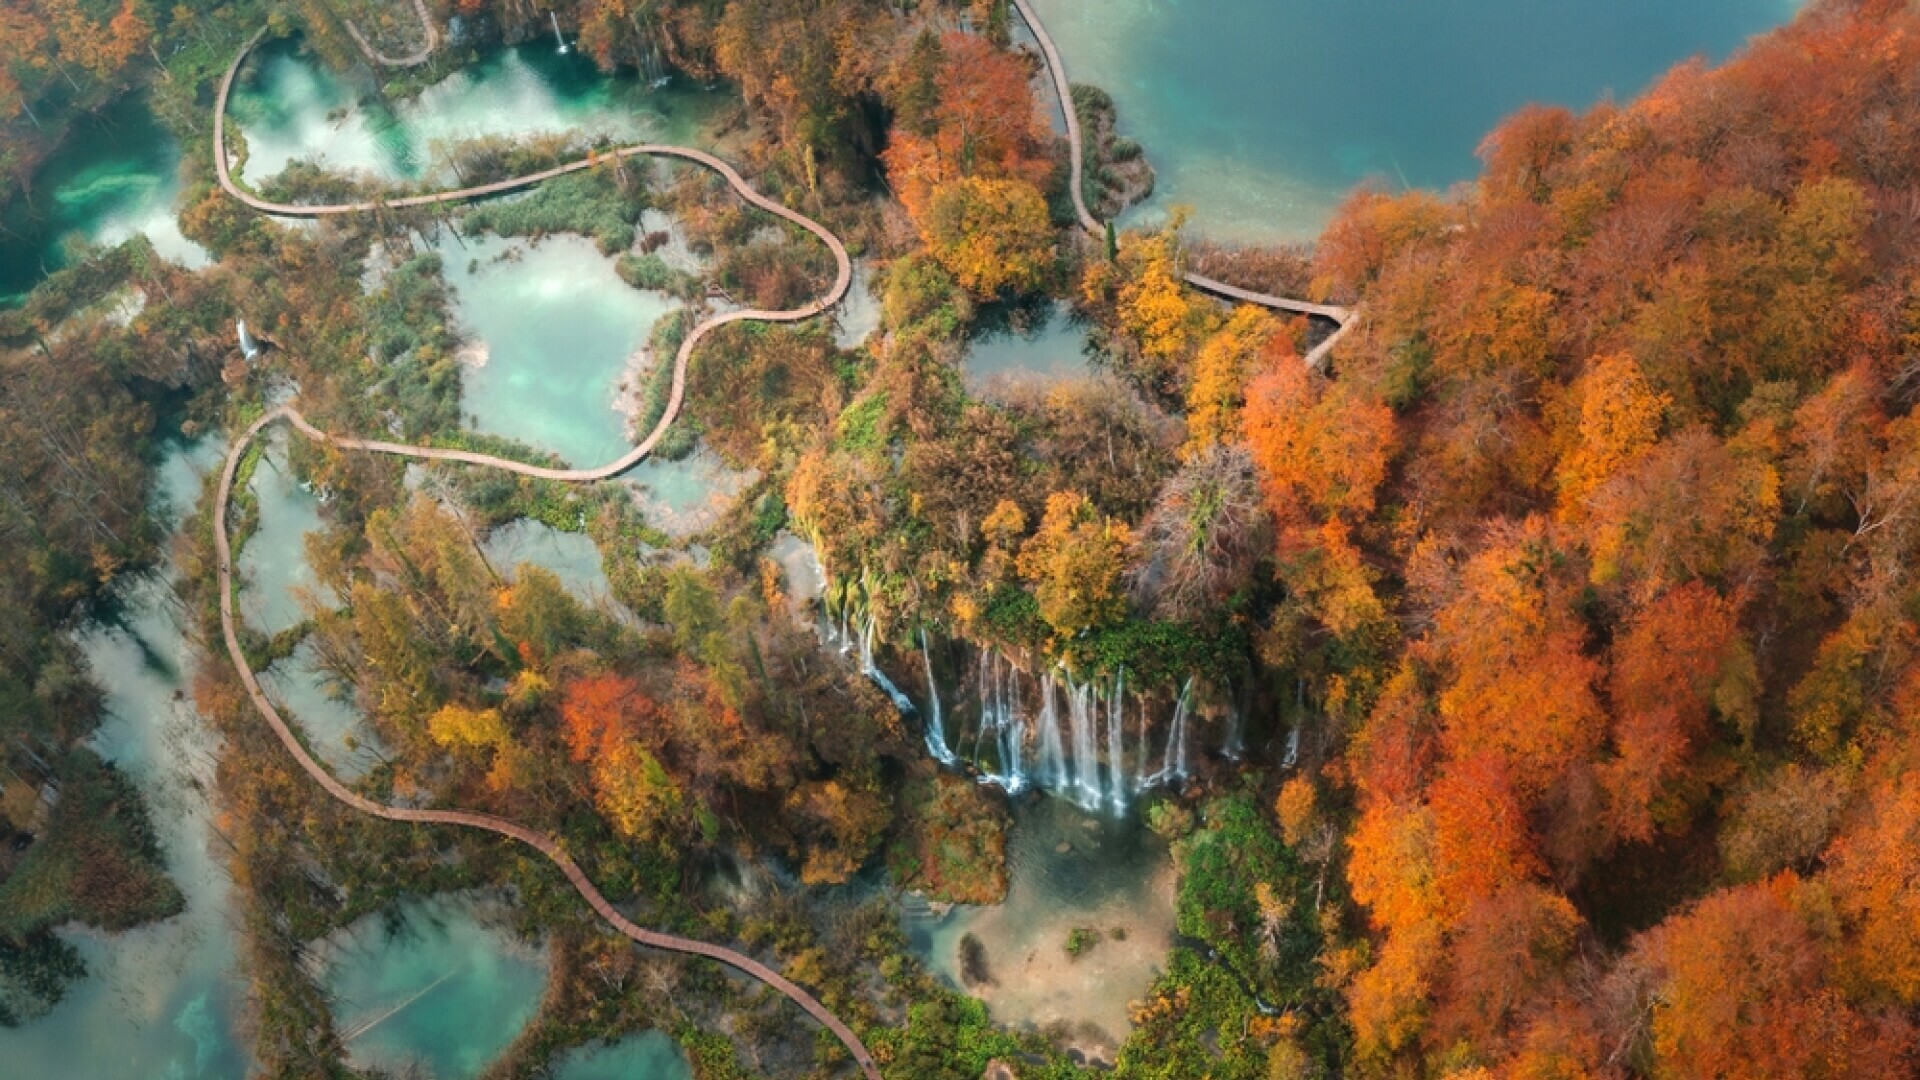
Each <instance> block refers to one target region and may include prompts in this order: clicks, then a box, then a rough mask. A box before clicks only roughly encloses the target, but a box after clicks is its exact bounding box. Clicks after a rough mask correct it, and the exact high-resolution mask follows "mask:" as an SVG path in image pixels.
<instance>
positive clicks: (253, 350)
mask: <svg viewBox="0 0 1920 1080" xmlns="http://www.w3.org/2000/svg"><path fill="white" fill-rule="evenodd" d="M233 327H234V329H235V330H238V331H239V332H240V354H241V355H242V356H245V357H246V358H247V359H248V360H252V359H253V358H254V357H256V356H259V355H260V346H259V345H257V344H255V343H254V340H253V335H252V334H249V333H247V320H245V319H237V320H235V321H234V324H233Z"/></svg>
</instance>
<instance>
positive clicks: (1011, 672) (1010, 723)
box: [1000, 663, 1027, 791]
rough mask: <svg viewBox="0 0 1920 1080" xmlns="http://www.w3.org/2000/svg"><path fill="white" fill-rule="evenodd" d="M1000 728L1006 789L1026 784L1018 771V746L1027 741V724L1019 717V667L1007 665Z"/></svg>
mask: <svg viewBox="0 0 1920 1080" xmlns="http://www.w3.org/2000/svg"><path fill="white" fill-rule="evenodd" d="M1002 715H1003V717H1004V720H1003V726H1002V727H1001V729H1000V769H1001V772H1002V774H1003V775H1004V776H1005V778H1006V779H1005V783H1006V788H1007V790H1008V791H1019V790H1020V789H1021V788H1022V787H1023V786H1025V784H1026V779H1025V777H1023V776H1022V775H1021V773H1020V748H1021V746H1022V744H1024V743H1025V742H1026V741H1027V725H1026V724H1025V723H1024V722H1023V721H1022V720H1021V719H1020V669H1019V668H1017V667H1015V666H1013V664H1011V663H1009V664H1008V665H1007V688H1006V711H1005V712H1004V713H1003V714H1002Z"/></svg>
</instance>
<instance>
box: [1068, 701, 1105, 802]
mask: <svg viewBox="0 0 1920 1080" xmlns="http://www.w3.org/2000/svg"><path fill="white" fill-rule="evenodd" d="M1099 712H1100V699H1099V698H1098V697H1096V696H1094V693H1093V687H1092V686H1090V685H1085V686H1075V685H1074V684H1073V682H1072V680H1071V678H1069V680H1068V682H1067V717H1068V719H1069V720H1070V721H1071V726H1072V729H1073V786H1074V788H1075V789H1076V790H1078V791H1079V793H1080V798H1079V799H1076V800H1075V801H1076V802H1078V803H1080V805H1082V806H1087V805H1088V804H1092V806H1099V805H1100V802H1101V795H1102V794H1103V792H1102V791H1101V789H1100V759H1099V757H1098V756H1097V754H1096V753H1095V751H1094V742H1093V729H1094V726H1095V724H1097V723H1098V722H1099Z"/></svg>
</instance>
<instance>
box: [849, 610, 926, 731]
mask: <svg viewBox="0 0 1920 1080" xmlns="http://www.w3.org/2000/svg"><path fill="white" fill-rule="evenodd" d="M876 625H877V624H876V623H875V622H874V619H873V616H871V615H869V616H867V623H866V626H865V627H863V628H862V629H861V631H860V674H862V675H865V676H866V677H867V678H869V679H872V680H873V684H874V685H875V686H878V687H879V688H880V689H882V690H885V691H886V692H887V696H888V697H890V698H892V699H893V707H894V708H896V709H899V710H900V712H901V714H902V715H905V716H911V715H913V713H914V711H915V710H914V707H913V699H912V698H909V697H908V696H907V695H905V694H903V693H901V692H900V688H899V687H897V686H895V685H893V680H892V679H889V678H887V673H886V672H884V671H881V670H880V666H879V665H878V664H875V663H874V662H873V635H874V631H875V628H876Z"/></svg>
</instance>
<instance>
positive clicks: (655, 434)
mask: <svg viewBox="0 0 1920 1080" xmlns="http://www.w3.org/2000/svg"><path fill="white" fill-rule="evenodd" d="M265 32H266V31H265V30H264V29H263V30H261V31H260V33H257V34H255V35H254V36H253V38H252V40H250V41H248V42H247V44H246V45H245V46H244V47H243V48H242V49H241V50H240V53H239V55H238V56H235V57H234V60H233V64H232V66H231V67H229V68H228V69H227V74H226V77H225V78H224V79H222V80H221V83H220V92H219V96H218V97H217V98H216V100H215V104H214V140H213V153H214V164H215V166H216V168H217V171H218V173H219V177H220V186H221V187H222V188H223V189H225V190H226V192H227V194H229V195H231V196H232V197H234V198H235V199H238V200H239V201H241V202H242V203H245V204H246V205H248V206H250V207H252V208H254V209H256V210H260V211H262V212H265V213H270V214H283V215H290V216H299V217H324V216H328V215H334V214H353V213H361V212H364V211H368V210H373V209H375V208H377V207H382V206H389V207H401V206H423V205H427V204H429V203H445V202H458V201H463V200H467V199H478V198H485V197H486V196H489V195H496V194H499V193H500V192H503V191H513V190H516V189H518V188H524V187H528V186H530V185H533V184H537V183H540V182H541V181H543V180H547V179H551V178H552V177H555V176H560V175H563V174H565V173H569V172H574V171H577V170H579V169H585V168H591V167H593V165H594V164H596V163H597V161H598V160H604V159H606V158H608V157H611V156H614V155H617V156H620V157H629V156H635V155H642V154H647V155H660V156H667V157H677V158H683V159H686V160H688V161H694V162H697V163H699V164H701V165H705V166H706V167H707V168H710V169H712V170H714V171H715V172H718V173H719V174H720V175H721V176H722V177H724V178H725V179H726V181H727V183H728V184H730V185H731V186H732V187H733V189H734V191H735V192H737V193H738V194H739V195H740V196H741V197H742V198H743V199H745V200H746V201H747V202H749V203H752V204H753V205H754V206H757V207H759V208H760V209H762V210H765V211H767V212H769V213H772V214H776V215H778V216H780V217H782V218H785V219H786V220H788V221H791V222H793V223H795V224H797V225H799V226H801V227H802V228H805V229H806V230H807V231H809V232H811V233H813V234H814V235H815V236H818V237H819V238H820V239H821V240H822V241H824V242H825V243H826V245H827V247H828V248H829V249H830V250H831V251H832V252H833V257H834V261H835V263H836V264H837V265H838V272H837V273H836V274H835V276H834V282H833V287H832V288H831V289H830V290H829V291H828V292H827V293H826V295H824V296H822V297H821V298H820V299H818V300H814V301H812V302H810V303H808V304H806V305H804V306H802V307H798V308H793V309H790V310H785V311H766V310H760V309H749V310H745V311H730V312H725V313H722V314H719V315H713V316H710V317H708V318H707V319H705V320H704V321H702V322H701V323H700V324H699V325H697V326H695V327H694V328H693V329H692V330H691V331H690V332H689V333H688V334H687V336H686V339H685V340H684V341H682V342H681V344H680V351H679V352H678V354H676V355H675V357H674V368H673V392H672V394H671V396H670V397H669V398H668V399H667V407H666V411H665V412H663V413H662V414H661V415H660V420H659V422H658V423H656V424H655V425H654V428H653V431H652V432H651V433H649V434H648V435H647V437H646V439H645V440H644V441H642V442H641V443H640V445H638V446H636V447H634V448H633V449H632V450H631V451H629V452H628V453H626V454H624V455H622V456H621V457H620V458H618V459H616V460H614V461H611V462H608V463H607V464H605V465H601V466H598V467H595V468H587V469H550V468H545V467H543V466H538V465H529V464H526V463H525V462H519V461H512V460H509V459H507V458H500V457H494V456H492V455H490V454H476V453H471V452H469V451H465V450H443V449H437V448H434V447H424V446H407V445H403V444H400V443H389V442H381V441H378V440H374V439H358V438H352V437H348V436H341V435H330V434H327V433H326V432H323V431H321V430H319V429H318V428H316V427H314V426H313V425H312V424H310V423H308V422H307V419H306V417H304V416H302V415H300V412H299V411H298V410H297V409H294V408H293V407H292V406H282V407H280V408H277V409H274V410H272V411H270V412H268V413H266V414H265V415H263V416H261V417H260V418H259V419H258V420H255V421H254V422H253V424H252V425H251V426H249V427H248V428H247V430H246V432H245V433H244V434H243V435H241V437H240V438H239V439H238V440H237V441H236V442H235V443H234V445H233V448H232V450H231V451H230V452H229V453H228V454H227V461H226V467H225V468H224V469H223V470H222V471H221V474H220V484H219V489H218V491H217V492H216V493H215V496H214V499H215V502H214V518H213V541H214V552H215V556H216V559H217V561H218V566H219V578H220V582H219V587H220V631H221V635H222V637H223V638H224V639H225V641H226V648H227V657H228V659H230V660H231V661H232V662H233V666H234V669H235V670H236V671H238V672H239V673H240V681H241V682H242V683H243V684H244V685H245V687H246V691H247V696H248V697H249V698H250V699H251V700H252V702H253V707H254V709H255V710H256V711H258V712H259V714H260V716H261V717H262V718H263V719H265V720H266V722H267V725H268V726H269V727H271V728H272V729H273V732H274V734H275V735H276V736H278V737H279V739H280V743H281V745H282V746H284V747H286V749H287V753H289V754H291V755H292V756H293V759H294V761H295V762H296V763H297V764H298V765H299V766H300V768H301V769H302V770H303V771H305V772H306V774H307V775H308V776H310V777H312V778H313V780H314V782H315V783H317V784H319V785H320V786H321V788H323V789H324V790H325V791H326V792H327V794H329V795H331V796H333V797H334V798H335V799H338V800H340V801H341V802H343V803H345V804H346V805H348V806H350V807H352V808H353V809H355V810H358V811H360V812H361V813H363V814H368V815H371V816H373V817H377V818H382V819H385V820H387V821H402V822H409V823H413V824H424V825H460V826H464V827H466V828H471V829H483V830H485V831H487V832H491V833H495V834H498V835H500V836H505V837H510V838H512V839H514V840H518V841H520V842H521V843H523V844H526V845H528V846H529V847H532V848H534V849H535V850H537V851H539V852H540V853H541V854H542V855H544V856H546V858H547V859H548V860H549V861H551V862H552V863H553V864H554V865H555V866H557V867H559V868H560V872H561V873H562V874H564V875H566V878H567V880H568V881H569V882H571V883H572V884H573V887H574V889H575V891H577V892H578V893H579V894H580V895H581V897H582V898H584V899H585V900H586V902H587V904H588V905H589V906H591V907H592V908H593V910H594V911H596V912H598V913H599V915H600V917H601V918H602V919H605V920H606V921H607V923H608V924H609V925H611V926H612V927H613V928H614V929H615V930H618V931H619V932H620V933H621V934H624V935H625V936H627V937H628V938H630V939H632V940H633V941H635V942H638V943H639V944H641V945H645V946H648V947H650V948H655V949H663V950H666V951H668V952H677V953H688V954H691V955H694V956H704V957H708V958H711V959H714V960H718V961H720V962H721V963H723V964H726V965H728V966H730V967H732V968H734V969H735V970H738V971H740V972H743V973H745V974H747V975H750V976H752V977H753V978H755V979H758V980H759V981H761V982H762V983H765V984H766V985H768V986H770V987H772V988H774V989H775V990H778V991H779V992H780V993H782V994H784V995H786V996H787V997H788V998H789V999H791V1000H792V1001H793V1002H794V1004H796V1005H798V1006H800V1008H801V1009H803V1010H805V1011H806V1013H807V1014H808V1015H809V1016H812V1017H813V1018H814V1019H815V1020H817V1021H819V1022H820V1024H821V1025H822V1026H823V1027H825V1028H826V1029H827V1030H829V1031H831V1032H832V1033H833V1035H834V1037H835V1038H837V1039H839V1040H840V1042H841V1044H842V1045H844V1046H845V1047H846V1048H847V1050H848V1052H849V1053H851V1054H852V1055H853V1060H854V1062H855V1063H856V1064H858V1065H859V1067H860V1071H861V1072H862V1073H864V1074H865V1075H866V1077H867V1078H868V1080H882V1078H881V1076H880V1068H879V1066H878V1065H877V1064H876V1063H875V1062H874V1059H873V1055H872V1054H871V1053H869V1052H868V1050H867V1047H866V1044H865V1043H863V1042H861V1041H860V1037H859V1036H858V1035H856V1034H854V1032H853V1029H852V1028H849V1027H848V1026H847V1025H846V1024H845V1023H844V1022H842V1021H841V1020H840V1018H839V1017H837V1016H835V1015H834V1014H833V1013H832V1011H830V1010H829V1009H828V1008H827V1007H826V1006H825V1005H822V1004H821V1003H820V1002H819V1000H818V999H816V998H815V997H814V996H813V995H812V994H810V993H808V992H807V991H806V990H805V989H803V988H801V987H800V986H798V985H797V984H795V983H793V982H792V981H790V980H789V979H787V978H786V977H785V976H783V975H781V974H780V973H779V972H777V971H775V970H773V969H772V968H770V967H768V966H767V965H765V964H762V963H761V962H759V961H758V960H755V959H753V958H752V957H750V956H747V955H746V954H744V953H740V952H737V951H735V950H733V949H729V948H727V947H725V946H723V945H715V944H712V943H710V942H705V941H699V940H696V939H693V938H684V937H680V936H678V935H675V934H665V933H661V932H659V931H657V930H648V929H646V928H645V927H642V926H639V925H638V924H636V923H634V922H633V921H632V920H631V919H628V918H627V917H626V916H625V915H623V914H621V913H620V911H619V910H618V909H617V908H615V907H614V906H613V904H612V902H610V901H609V900H608V899H607V898H606V896H605V895H603V894H602V893H601V892H600V890H599V889H598V888H597V887H596V886H595V885H594V884H593V882H592V881H591V880H589V879H588V877H587V875H586V872H585V871H583V870H581V869H580V865H579V864H578V863H576V862H574V861H573V859H572V857H571V856H569V855H568V854H567V853H566V852H565V851H564V850H563V849H562V848H561V846H560V844H559V842H558V841H556V840H554V839H553V838H551V837H549V836H547V835H545V834H544V833H541V832H538V831H536V830H534V829H530V828H528V827H526V826H525V825H521V824H519V823H518V822H514V821H509V820H507V819H506V818H501V817H495V816H493V815H491V814H476V813H470V812H467V811H463V810H416V809H413V808H410V807H403V806H388V805H386V804H385V803H380V802H375V801H374V800H372V799H369V798H367V797H366V796H364V795H361V794H360V793H359V792H357V791H354V790H353V789H352V788H350V787H348V786H346V785H345V784H343V783H341V782H340V781H339V780H338V779H336V778H335V777H334V776H333V774H332V773H330V772H328V771H327V769H326V767H325V766H324V765H322V764H321V763H320V762H319V761H317V760H315V759H314V757H313V756H312V755H311V754H309V753H308V752H307V749H306V747H305V746H304V745H302V744H301V742H300V740H299V738H298V737H297V736H296V735H295V734H294V733H293V730H292V729H291V728H290V727H289V726H288V725H287V722H286V720H285V718H284V717H282V716H281V715H280V711H279V710H278V709H277V708H275V707H274V704H273V702H272V701H271V700H269V699H268V698H267V695H266V693H265V692H264V691H263V690H262V689H261V687H260V681H259V679H257V678H256V677H255V676H254V673H253V669H252V667H251V666H250V665H249V664H248V663H247V658H246V654H245V652H243V651H242V650H241V648H240V637H239V629H238V622H237V619H236V618H235V615H234V592H233V547H232V542H231V540H230V539H229V538H228V534H227V506H228V503H229V502H230V501H231V499H232V495H233V480H234V476H235V474H236V472H237V471H238V470H239V467H240V459H241V458H242V457H243V456H244V455H245V454H246V451H247V448H248V447H249V446H250V445H252V443H253V440H254V439H256V438H257V437H259V434H260V432H261V431H262V430H263V429H264V428H266V427H267V426H268V425H270V424H273V423H275V422H277V421H280V420H285V421H287V422H288V423H290V424H292V425H293V427H294V428H295V429H296V430H298V431H299V432H300V433H301V434H303V435H305V436H307V437H308V438H312V439H317V440H319V441H322V442H325V443H328V444H329V445H332V446H335V447H338V448H340V449H343V450H360V451H365V452H368V453H376V454H392V455H397V456H400V457H407V458H417V459H422V460H430V461H457V462H462V463H464V464H469V465H479V466H483V467H486V468H493V469H502V470H505V471H507V472H512V473H518V474H519V475H521V476H531V477H538V478H540V479H546V480H566V481H575V482H587V481H593V480H602V479H605V478H607V477H611V476H615V475H618V474H619V473H622V472H625V471H626V470H628V469H630V468H632V467H633V466H634V465H635V464H637V463H638V462H639V461H640V460H641V459H642V458H644V457H646V456H647V455H648V454H649V453H651V452H652V451H653V448H654V446H655V445H657V444H658V443H659V441H660V439H661V438H662V437H663V436H665V434H666V431H667V428H668V427H669V426H670V425H671V424H672V423H673V421H674V418H675V417H676V416H678V415H679V412H680V407H681V405H682V404H683V402H684V401H685V398H686V385H687V363H688V361H689V360H690V359H691V357H692V356H693V350H694V348H695V347H696V346H697V345H698V344H699V343H700V341H701V339H703V338H705V337H706V336H707V335H708V334H711V333H712V332H713V331H714V330H716V329H718V328H720V327H722V326H725V325H727V324H728V323H734V322H742V321H747V320H756V321H764V322H799V321H801V320H803V319H810V318H812V317H813V316H815V315H818V314H820V313H821V312H823V311H825V310H827V309H828V308H830V307H832V306H833V305H834V304H837V303H839V301H840V299H841V298H842V297H844V296H845V295H846V293H847V288H848V286H849V284H850V283H851V282H852V280H853V263H852V260H851V259H849V258H848V256H847V249H846V246H845V245H844V244H842V243H841V242H840V238H839V237H837V236H835V235H834V234H833V233H832V232H830V231H829V230H828V229H827V228H826V227H825V226H823V225H821V224H820V223H819V222H816V221H814V220H812V219H811V218H808V217H806V216H804V215H802V214H799V213H796V212H794V211H792V210H789V209H788V208H786V207H785V206H782V205H781V204H779V203H777V202H774V201H773V200H772V199H769V198H767V197H766V196H764V195H761V194H760V193H759V192H757V191H755V190H754V189H753V188H752V187H751V186H749V185H748V184H747V182H746V181H745V180H744V179H742V178H741V176H740V174H739V173H738V172H736V171H734V169H733V167H732V166H730V165H728V164H727V163H726V162H724V161H721V160H720V159H719V158H716V157H714V156H713V155H711V154H707V153H704V152H702V151H699V150H694V149H691V148H689V147H682V146H667V145H657V144H642V145H639V146H629V147H624V148H622V149H620V150H618V151H614V152H613V153H612V154H609V155H600V156H599V157H598V158H589V159H587V160H584V161H576V162H573V163H572V164H568V165H562V166H560V167H558V168H553V169H548V170H545V171H543V172H539V173H535V174H532V175H530V176H521V177H515V178H513V179H510V180H503V181H500V182H498V183H493V184H483V185H480V186H477V187H470V188H462V189H460V190H458V191H448V192H441V193H439V194H432V195H417V196H412V197H410V198H406V199H396V200H393V201H391V202H381V201H373V202H357V203H340V204H332V205H321V206H305V205H293V204H288V203H275V202H269V201H267V200H265V199H261V198H259V197H257V196H255V195H253V194H252V193H250V192H248V191H246V190H245V189H243V188H241V187H240V185H239V184H238V183H236V182H235V181H234V179H233V177H232V176H231V175H230V173H229V170H228V162H227V151H226V111H227V98H228V95H229V94H230V92H231V91H232V89H233V80H234V76H235V75H236V74H237V73H238V72H239V70H240V65H241V63H242V62H243V61H244V60H245V59H246V57H247V54H248V53H250V52H251V51H252V50H253V47H254V45H256V44H257V43H258V42H259V40H260V38H261V36H262V35H264V34H265Z"/></svg>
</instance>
